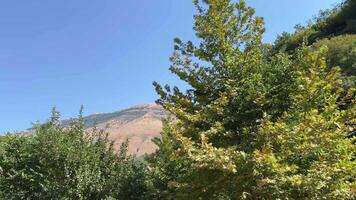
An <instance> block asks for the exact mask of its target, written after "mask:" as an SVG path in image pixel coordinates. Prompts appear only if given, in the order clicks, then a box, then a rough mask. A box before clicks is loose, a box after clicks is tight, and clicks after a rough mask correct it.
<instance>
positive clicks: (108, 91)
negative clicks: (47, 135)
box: [0, 0, 341, 133]
mask: <svg viewBox="0 0 356 200" xmlns="http://www.w3.org/2000/svg"><path fill="white" fill-rule="evenodd" d="M247 2H248V4H249V5H251V6H253V7H255V8H256V13H257V15H259V16H263V17H264V18H265V22H266V28H267V32H266V34H265V39H264V41H265V42H272V41H273V40H274V39H275V38H276V36H277V34H279V33H281V32H283V31H288V32H291V31H293V27H294V25H295V24H297V23H302V24H303V23H305V22H306V21H307V20H308V19H310V18H311V17H312V16H314V15H316V14H317V13H318V11H319V10H320V9H325V8H330V7H332V6H333V5H335V4H336V3H339V2H341V0H298V1H294V0H268V1H266V0H249V1H247ZM194 12H195V10H194V7H193V5H192V0H140V1H139V0H136V1H133V0H130V1H127V0H92V1H87V0H75V1H73V0H57V1H48V0H36V1H28V0H13V1H8V0H0V133H2V132H5V131H16V130H23V129H25V128H28V127H30V126H31V122H35V121H37V120H39V121H42V122H43V121H44V120H45V119H46V118H47V117H48V116H49V113H50V110H51V107H53V106H54V105H55V106H57V108H58V110H59V111H61V113H62V116H63V118H68V117H74V116H76V115H77V113H78V110H79V107H80V105H82V104H83V105H84V106H85V114H92V113H96V112H112V111H115V110H119V109H122V108H126V107H130V106H132V105H136V104H140V103H149V102H153V101H154V100H155V99H156V98H157V95H156V94H155V91H154V89H153V87H152V81H154V80H155V81H158V82H160V83H170V84H176V85H182V83H180V82H179V80H178V79H177V78H176V77H174V76H173V75H171V74H170V73H169V71H168V67H169V61H168V58H169V56H170V55H171V53H172V50H173V45H172V44H173V42H172V41H173V38H174V37H180V38H181V39H183V40H187V39H194V32H193V31H192V28H191V27H192V24H193V20H192V15H193V14H194Z"/></svg>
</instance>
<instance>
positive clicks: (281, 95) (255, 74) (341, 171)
mask: <svg viewBox="0 0 356 200" xmlns="http://www.w3.org/2000/svg"><path fill="white" fill-rule="evenodd" d="M194 4H195V5H196V8H197V14H196V15H195V16H194V19H195V25H194V27H193V29H194V30H195V32H196V36H197V39H198V41H199V42H198V43H197V44H194V43H193V42H191V41H188V42H182V41H181V40H180V39H175V51H174V53H173V55H172V57H171V63H172V65H171V67H170V70H171V71H172V73H174V74H176V75H177V76H178V77H179V78H180V79H181V80H183V81H185V82H186V83H188V84H189V85H190V89H188V90H187V91H186V92H183V91H181V90H179V88H177V87H173V88H171V87H170V86H169V85H165V86H164V87H162V86H161V85H160V84H158V83H154V85H155V87H156V91H157V93H158V94H159V95H160V99H159V100H157V102H158V103H159V104H161V105H162V106H163V107H164V108H165V109H167V110H168V111H170V112H171V113H172V115H173V116H174V119H173V120H170V121H168V122H166V125H165V129H164V131H163V133H162V137H163V140H162V141H161V142H159V143H158V144H159V146H160V147H161V149H160V150H159V151H158V152H157V153H156V155H155V156H156V161H159V162H158V163H159V164H158V166H159V167H158V168H161V170H160V173H165V172H167V171H168V169H171V170H173V172H170V174H167V173H166V174H164V176H165V177H166V180H168V182H167V183H166V186H165V187H163V188H166V189H167V188H169V189H170V190H169V191H170V192H173V193H174V194H173V196H174V198H175V199H321V198H327V199H347V198H350V199H351V198H352V195H353V194H352V192H351V188H352V187H353V188H355V186H352V184H354V183H351V182H349V181H348V180H349V179H350V178H352V177H354V176H355V174H354V172H352V167H355V166H354V165H355V163H354V162H352V161H351V156H352V150H355V149H354V146H352V145H351V140H350V139H345V138H344V136H345V135H346V133H347V131H349V129H353V127H351V126H350V125H348V124H349V123H346V122H347V121H348V122H350V120H351V121H352V119H353V118H352V116H354V115H355V109H354V108H355V107H354V104H352V105H351V106H349V107H348V109H346V110H344V111H340V110H338V106H339V105H338V103H339V102H338V101H337V99H338V97H339V94H340V92H341V91H342V87H341V86H340V81H339V80H338V77H339V71H338V69H337V68H332V69H329V68H327V67H326V65H325V59H324V55H325V50H324V49H321V50H320V51H319V52H317V53H315V52H314V51H311V50H310V49H309V48H307V47H302V48H301V49H299V50H298V51H297V52H296V53H295V54H294V55H293V56H288V55H285V54H283V53H279V54H276V55H275V56H273V57H269V58H268V59H267V58H266V57H265V56H264V55H266V54H265V53H264V51H265V49H264V45H263V44H262V34H263V32H264V26H263V19H262V18H260V17H254V10H253V9H252V8H250V7H247V6H246V5H245V2H244V1H243V0H241V1H239V2H237V3H234V2H232V1H231V0H203V1H199V0H195V1H194ZM349 93H350V95H351V93H352V91H350V92H349ZM172 165H173V166H174V167H172ZM177 166H180V167H177ZM153 169H157V165H156V168H154V165H153ZM162 169H163V170H162ZM177 174H179V176H176V175H177ZM162 176H163V175H162V174H161V177H162ZM167 177H168V178H167ZM161 180H163V179H161ZM161 185H162V184H161ZM161 188H162V187H161ZM353 190H354V189H353ZM166 191H167V190H166Z"/></svg>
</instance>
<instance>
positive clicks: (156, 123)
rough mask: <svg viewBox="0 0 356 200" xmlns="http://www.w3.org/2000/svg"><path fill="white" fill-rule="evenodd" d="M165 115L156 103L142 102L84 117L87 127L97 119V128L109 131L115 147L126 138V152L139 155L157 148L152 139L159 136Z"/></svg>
mask: <svg viewBox="0 0 356 200" xmlns="http://www.w3.org/2000/svg"><path fill="white" fill-rule="evenodd" d="M166 115H167V113H166V111H164V110H163V108H162V107H161V106H159V105H157V104H143V105H138V106H135V107H132V108H129V109H125V110H122V111H118V112H114V113H103V114H96V115H91V116H88V117H85V118H84V119H85V121H86V127H87V129H90V128H91V127H92V124H90V123H92V121H97V125H96V126H97V128H100V129H105V130H106V131H107V132H108V133H109V139H110V140H112V141H114V146H115V148H116V149H118V148H119V147H120V145H121V143H122V142H124V141H126V139H128V140H129V146H128V153H130V154H134V155H136V156H141V155H144V154H146V153H147V154H150V153H153V152H154V151H155V150H156V149H157V146H156V145H155V144H154V143H153V142H152V139H153V138H155V137H159V136H160V131H161V129H162V119H163V118H164V117H165V116H166ZM65 123H66V122H65V121H64V124H65Z"/></svg>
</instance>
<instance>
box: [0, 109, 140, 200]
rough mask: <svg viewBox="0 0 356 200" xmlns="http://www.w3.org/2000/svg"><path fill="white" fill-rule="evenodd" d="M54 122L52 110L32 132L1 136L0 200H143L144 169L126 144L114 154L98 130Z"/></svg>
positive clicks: (80, 125) (78, 123)
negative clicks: (128, 150) (45, 120)
mask: <svg viewBox="0 0 356 200" xmlns="http://www.w3.org/2000/svg"><path fill="white" fill-rule="evenodd" d="M58 120H59V117H58V114H57V113H56V112H53V116H52V119H51V120H50V121H49V122H48V123H46V124H44V125H37V126H36V128H35V132H34V133H33V134H31V135H23V136H21V135H7V136H5V137H4V138H2V141H1V143H0V145H1V146H0V198H1V199H108V198H115V199H145V198H143V195H144V194H145V192H146V186H145V181H146V171H145V170H146V169H145V168H144V167H143V166H142V164H141V163H138V162H136V161H135V159H134V158H133V157H130V156H128V155H126V146H125V145H126V144H123V145H122V148H121V149H120V152H119V153H118V154H116V153H115V152H114V150H113V148H112V145H111V144H110V142H109V141H108V139H107V137H106V134H105V133H104V132H103V131H100V130H95V129H94V130H93V131H91V132H87V131H85V130H84V128H83V127H84V125H83V122H82V121H81V120H80V119H79V120H75V121H73V123H72V125H71V126H69V127H66V128H63V127H62V126H60V125H59V121H58Z"/></svg>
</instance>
